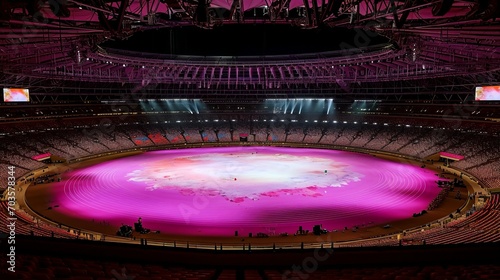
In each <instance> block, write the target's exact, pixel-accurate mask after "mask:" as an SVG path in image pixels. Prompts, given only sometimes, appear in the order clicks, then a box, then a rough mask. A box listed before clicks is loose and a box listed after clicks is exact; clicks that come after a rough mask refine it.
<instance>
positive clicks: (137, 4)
mask: <svg viewBox="0 0 500 280" xmlns="http://www.w3.org/2000/svg"><path fill="white" fill-rule="evenodd" d="M498 15H500V8H499V4H498V1H495V0H476V1H468V0H462V1H459V0H408V1H398V0H321V1H320V0H318V1H301V0H277V1H276V0H274V1H273V0H269V1H266V0H234V1H228V0H213V1H208V2H207V1H206V0H200V1H196V0H190V1H183V0H180V1H177V0H120V1H110V0H80V1H72V0H58V1H39V0H22V1H14V0H9V1H2V2H1V4H0V62H1V66H0V72H1V73H2V76H1V77H0V78H1V79H0V80H1V81H2V82H3V83H4V85H6V86H15V85H25V86H28V85H29V86H32V87H39V89H40V90H42V91H48V90H47V88H50V87H54V86H60V87H66V88H68V91H71V90H69V88H76V84H75V83H81V82H89V81H91V82H95V83H99V86H98V87H101V88H115V87H116V85H117V84H122V85H123V84H126V85H129V86H128V89H129V90H130V89H131V88H134V87H135V88H137V87H145V86H148V85H150V84H161V85H164V86H165V85H166V86H167V87H169V88H170V87H172V86H173V87H176V88H186V87H187V88H190V87H192V88H194V89H212V90H213V89H214V88H219V87H220V88H225V89H230V88H233V89H249V88H250V89H252V88H253V89H257V88H258V89H263V90H269V89H275V90H279V89H293V88H300V89H304V88H327V89H333V90H332V92H337V91H338V92H343V93H349V92H358V93H359V92H366V93H368V92H370V91H372V89H375V91H377V90H379V89H382V88H390V90H389V92H390V93H391V92H392V93H394V92H397V91H398V90H396V89H395V88H396V87H398V88H409V89H411V88H412V87H419V86H421V85H422V80H427V81H428V80H431V79H433V80H435V79H439V81H438V82H436V84H434V85H431V86H430V88H428V89H426V90H425V91H426V92H427V91H428V92H432V91H434V92H436V91H440V92H447V91H450V89H452V87H453V86H455V85H459V86H460V87H462V88H457V87H454V88H453V89H452V90H453V91H456V92H459V93H460V92H462V93H466V92H470V93H472V89H473V87H474V86H475V85H478V84H491V83H492V82H494V81H497V80H498V73H499V71H498V69H500V24H499V22H498V21H497V20H496V17H497V16H498ZM262 25H266V26H277V25H282V26H288V27H293V28H292V29H290V30H291V31H287V32H281V33H280V32H278V33H273V34H271V35H270V36H276V37H277V38H281V39H277V41H283V42H284V43H285V45H284V46H280V47H278V48H276V49H277V50H279V49H281V50H284V49H287V48H292V45H293V44H294V43H293V42H294V40H291V39H290V37H294V38H296V40H297V42H304V40H306V41H311V40H312V39H310V37H307V36H309V35H308V34H309V33H307V32H305V31H304V30H328V29H330V31H329V32H316V35H317V36H319V37H321V36H332V34H338V36H339V38H336V40H335V42H334V45H335V46H332V49H331V50H328V49H325V48H312V49H307V50H306V51H304V52H302V53H298V54H297V53H293V52H290V51H283V53H282V54H279V52H277V51H272V52H256V53H250V54H249V55H244V54H243V55H242V54H241V53H238V52H230V53H228V54H229V55H224V54H223V53H224V52H219V53H217V52H215V53H208V55H207V53H204V52H199V51H198V52H193V53H189V52H188V53H186V52H179V51H173V50H174V49H175V47H171V48H167V49H168V50H169V51H167V52H166V53H163V54H162V53H161V51H160V52H158V51H151V50H150V49H144V48H135V49H134V48H130V44H129V45H128V47H127V41H128V40H130V41H133V40H137V39H136V37H137V36H136V35H137V34H138V33H141V34H145V33H147V32H149V33H151V34H165V33H155V32H160V31H164V30H179V28H181V27H186V28H188V27H189V28H192V27H193V26H194V27H197V28H200V29H205V30H219V29H220V30H222V29H223V28H228V26H234V27H233V31H232V32H227V36H224V35H220V34H219V35H218V36H219V37H218V38H224V37H226V38H225V39H227V42H229V43H234V41H235V40H236V38H239V39H238V40H242V39H241V38H244V36H241V34H240V35H239V36H236V35H237V32H238V31H237V30H238V29H239V28H246V29H245V30H248V29H249V28H256V29H257V28H259V27H258V26H262ZM234 30H236V31H234ZM331 30H333V31H331ZM346 30H347V31H346ZM332 32H333V33H332ZM181 33H185V34H188V32H187V31H185V30H183V31H179V34H181ZM192 34H194V35H192V37H193V36H194V37H196V38H198V41H196V40H195V41H189V40H191V39H193V38H190V37H189V35H188V36H187V37H186V38H187V39H186V40H188V41H187V42H188V43H189V44H190V43H191V42H194V44H197V45H198V46H201V47H199V48H202V49H208V48H209V46H213V45H214V42H213V41H214V40H211V39H210V37H209V36H201V35H199V34H201V33H192ZM196 34H198V35H196ZM221 34H226V33H224V32H222V33H221ZM245 34H247V33H245ZM255 34H256V33H255V32H253V33H250V32H248V36H249V37H250V39H248V40H249V41H250V42H251V41H252V38H253V37H256V36H255ZM274 34H275V35H274ZM278 35H279V36H278ZM153 36H155V35H153ZM157 36H159V35H157ZM252 36H253V37H252ZM280 36H281V37H280ZM134 38H135V39H134ZM381 38H382V39H381ZM221 40H222V39H218V40H217V41H218V42H220V41H221ZM255 40H259V39H258V38H255ZM325 40H326V39H325V38H319V39H318V40H317V41H314V42H316V45H318V44H321V45H323V44H325V43H324V42H325ZM166 41H167V44H168V42H170V43H172V42H173V41H172V40H170V41H169V40H166ZM311 42H312V41H311ZM154 44H159V42H158V40H157V41H155V42H154ZM286 44H288V45H286ZM185 45H186V44H185ZM121 46H123V47H121ZM135 46H140V44H135ZM203 46H206V47H205V48H203ZM266 48H267V46H266ZM177 49H179V47H178V48H177ZM214 49H217V48H215V47H214ZM150 52H152V53H150ZM431 84H432V82H431ZM443 85H444V86H446V87H443V88H439V86H443ZM401 91H404V90H401ZM98 93H99V92H98Z"/></svg>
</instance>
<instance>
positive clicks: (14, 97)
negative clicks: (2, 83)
mask: <svg viewBox="0 0 500 280" xmlns="http://www.w3.org/2000/svg"><path fill="white" fill-rule="evenodd" d="M3 101H4V102H29V101H30V92H29V89H26V88H4V89H3Z"/></svg>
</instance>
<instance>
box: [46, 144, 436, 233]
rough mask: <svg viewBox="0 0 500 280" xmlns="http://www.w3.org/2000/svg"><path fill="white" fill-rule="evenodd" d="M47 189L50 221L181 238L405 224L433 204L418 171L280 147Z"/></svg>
mask: <svg viewBox="0 0 500 280" xmlns="http://www.w3.org/2000/svg"><path fill="white" fill-rule="evenodd" d="M65 175H66V176H65V179H64V180H62V181H61V182H59V183H54V184H53V185H52V186H51V188H50V196H51V198H50V204H52V205H57V207H55V208H53V209H52V210H51V211H56V212H58V213H59V214H60V215H64V216H68V217H72V218H74V219H77V220H93V221H95V222H103V223H106V224H109V225H110V226H114V227H116V228H118V227H119V226H120V225H121V224H129V225H133V223H134V222H136V221H137V219H138V218H139V217H142V222H143V225H144V227H145V228H149V229H151V230H152V231H161V232H162V233H166V234H172V235H185V236H234V233H235V231H238V232H239V234H240V235H243V236H244V235H248V234H249V233H253V234H256V233H259V232H262V233H266V234H273V233H275V234H280V233H283V232H287V233H288V234H293V233H295V232H296V231H297V230H298V228H299V226H302V227H303V229H304V230H306V229H307V230H310V231H311V230H312V228H313V226H314V225H322V227H323V228H326V229H328V230H333V229H337V230H341V229H343V228H344V227H348V228H351V227H354V226H359V227H363V226H368V225H383V224H387V223H391V222H393V221H396V220H401V219H408V218H410V217H411V216H412V215H413V213H415V212H420V211H421V210H423V209H426V208H427V206H428V205H429V203H430V202H431V201H432V200H433V199H434V198H435V197H436V196H437V195H438V193H439V192H440V188H439V187H437V184H436V181H437V180H438V178H437V176H436V175H435V174H434V172H433V171H431V170H427V169H424V168H420V167H418V166H415V165H411V164H405V163H398V162H393V161H389V160H384V159H380V158H378V157H374V156H372V155H365V154H358V153H351V152H345V151H336V150H324V149H305V148H282V147H225V148H193V149H179V150H164V151H154V152H146V153H143V154H139V155H135V156H129V157H124V158H119V159H114V160H110V161H107V162H103V163H99V164H96V165H93V166H90V167H87V168H83V169H76V170H73V171H70V172H69V173H67V174H65Z"/></svg>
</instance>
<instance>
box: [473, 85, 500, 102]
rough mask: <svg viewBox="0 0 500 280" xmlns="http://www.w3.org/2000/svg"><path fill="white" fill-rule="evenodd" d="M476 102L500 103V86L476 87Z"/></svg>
mask: <svg viewBox="0 0 500 280" xmlns="http://www.w3.org/2000/svg"><path fill="white" fill-rule="evenodd" d="M476 101H500V86H485V87H476Z"/></svg>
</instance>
